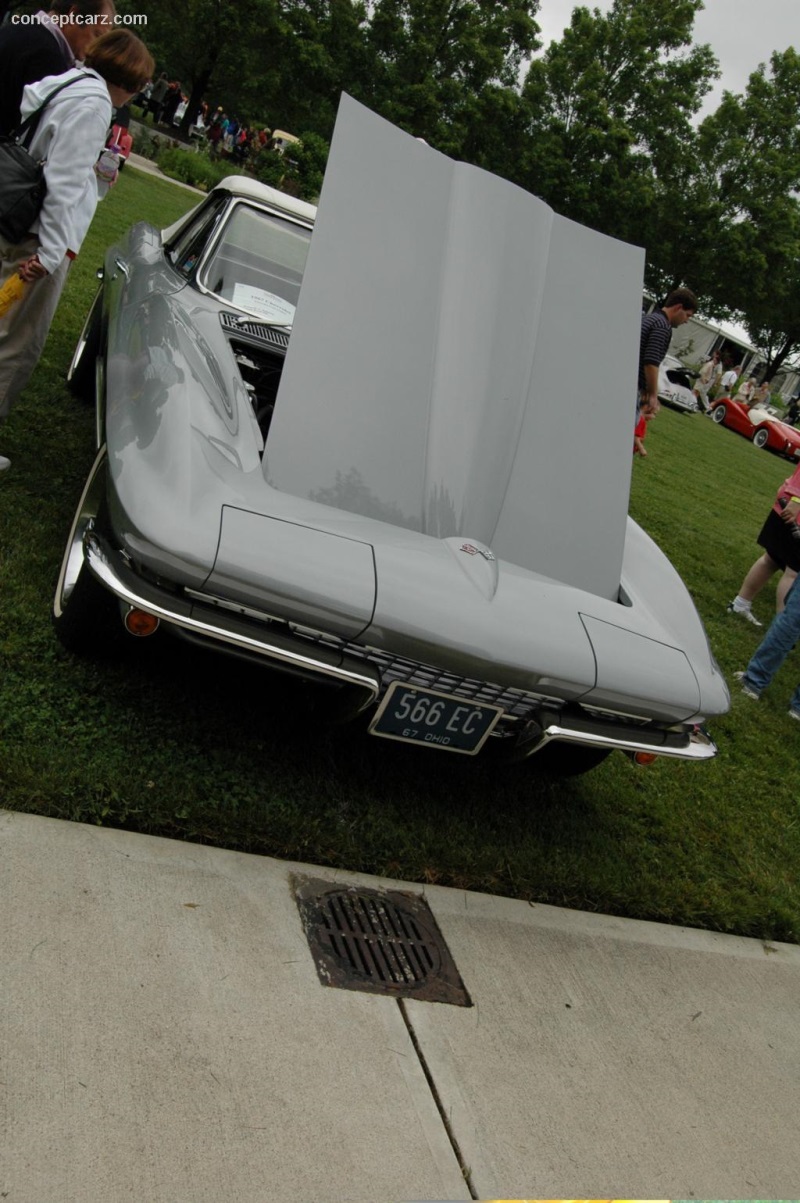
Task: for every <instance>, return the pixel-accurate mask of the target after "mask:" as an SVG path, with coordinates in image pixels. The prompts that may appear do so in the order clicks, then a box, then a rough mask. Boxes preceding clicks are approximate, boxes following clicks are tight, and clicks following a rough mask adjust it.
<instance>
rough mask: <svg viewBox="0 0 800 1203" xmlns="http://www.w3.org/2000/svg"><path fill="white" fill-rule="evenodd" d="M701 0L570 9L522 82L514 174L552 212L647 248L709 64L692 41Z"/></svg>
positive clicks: (626, 0)
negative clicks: (522, 121)
mask: <svg viewBox="0 0 800 1203" xmlns="http://www.w3.org/2000/svg"><path fill="white" fill-rule="evenodd" d="M701 7H702V0H671V2H670V3H664V2H663V0H614V4H613V5H612V8H611V9H610V11H609V12H608V13H607V14H604V13H601V12H600V10H599V9H594V10H592V11H590V10H589V9H588V8H576V9H575V11H574V12H573V14H572V21H571V24H570V26H569V28H568V29H567V30H565V32H564V36H563V38H562V40H561V41H560V42H556V43H553V44H552V45H551V46H550V47H549V48H548V50H547V51H546V52H545V54H544V55H543V56H542V57H541V58H539V59H536V60H534V62H533V63H532V64H531V67H530V70H529V72H528V75H527V77H526V80H525V83H524V87H523V100H524V101H525V103H526V105H527V106H528V110H529V138H528V144H527V148H526V150H525V153H524V155H523V157H522V159H521V163H520V172H519V175H518V180H519V182H520V183H522V184H523V185H524V186H526V187H528V188H530V190H531V191H533V192H535V193H537V194H538V195H540V196H542V197H543V198H544V199H545V200H547V201H548V202H549V203H550V204H552V205H553V207H554V208H555V209H557V210H558V211H559V212H560V213H563V214H565V215H567V216H569V217H572V218H574V219H576V220H578V221H581V222H584V223H585V224H587V225H590V226H593V227H595V228H597V229H600V230H603V231H604V232H605V233H608V234H612V235H615V236H617V237H620V238H626V239H628V240H630V241H633V242H637V241H638V242H642V241H644V238H645V237H646V238H647V245H648V254H649V255H651V256H655V257H656V258H658V251H657V249H656V244H655V242H653V243H651V242H650V238H651V236H652V235H654V234H656V232H657V230H658V228H659V224H660V218H661V216H662V215H663V213H664V211H668V210H669V209H670V207H671V206H676V207H677V209H678V210H679V211H681V212H683V208H682V206H681V203H680V201H681V196H682V193H680V192H678V191H676V190H675V189H673V188H671V187H670V186H669V182H670V181H671V180H672V179H673V178H674V174H675V172H676V171H677V170H680V171H681V172H682V173H683V174H686V172H687V171H688V170H689V164H690V163H691V159H687V147H691V146H692V144H693V139H694V131H693V126H692V117H693V116H694V114H695V113H696V112H697V111H698V109H699V107H700V104H701V102H702V98H703V96H704V95H705V93H706V92H707V91H708V89H709V88H710V87H711V83H712V80H713V79H714V78H715V76H716V75H717V74H718V69H717V65H716V60H715V59H714V56H713V55H712V53H711V51H710V49H709V48H708V47H707V46H695V45H693V44H692V27H693V23H694V17H695V14H696V13H697V11H698V10H699V9H700V8H701Z"/></svg>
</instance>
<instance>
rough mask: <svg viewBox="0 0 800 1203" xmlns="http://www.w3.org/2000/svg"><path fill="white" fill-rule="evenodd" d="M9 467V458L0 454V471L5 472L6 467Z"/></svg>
mask: <svg viewBox="0 0 800 1203" xmlns="http://www.w3.org/2000/svg"><path fill="white" fill-rule="evenodd" d="M10 467H11V460H10V459H8V458H7V457H6V456H5V455H0V472H5V470H6V468H10Z"/></svg>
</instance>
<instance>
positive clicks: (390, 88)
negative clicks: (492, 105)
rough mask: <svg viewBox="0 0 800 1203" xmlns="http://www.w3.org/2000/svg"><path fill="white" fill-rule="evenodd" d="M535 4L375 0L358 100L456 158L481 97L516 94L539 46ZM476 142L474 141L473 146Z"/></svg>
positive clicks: (525, 0) (531, 0)
mask: <svg viewBox="0 0 800 1203" xmlns="http://www.w3.org/2000/svg"><path fill="white" fill-rule="evenodd" d="M538 7H539V0H508V2H506V3H502V4H498V3H495V2H493V0H376V3H375V4H374V5H373V8H372V12H371V19H370V22H369V30H368V46H369V48H370V50H371V52H372V56H373V77H372V80H371V81H370V83H369V85H368V86H367V87H366V88H365V89H364V95H363V99H365V100H366V101H367V103H370V104H371V105H372V106H373V107H374V108H375V109H376V110H377V111H378V112H379V113H381V114H382V115H383V116H384V117H386V118H387V119H388V120H390V121H393V122H394V123H395V124H396V125H399V126H400V127H401V128H403V129H406V130H408V131H409V133H413V134H415V135H416V136H418V137H423V138H425V139H426V140H427V141H428V142H430V143H432V144H433V145H434V146H436V147H437V148H438V149H440V150H443V151H445V152H446V153H449V154H460V153H461V152H462V148H463V146H464V144H465V142H466V141H467V139H468V136H469V132H470V129H471V128H472V122H473V120H474V117H475V114H476V111H479V110H480V98H481V97H482V96H483V94H484V92H485V90H487V89H489V90H491V91H492V93H493V95H496V94H497V92H496V90H497V89H509V90H511V89H513V88H515V86H516V81H517V77H518V73H519V70H520V67H521V65H522V61H523V58H524V56H525V55H527V54H529V53H531V52H532V51H533V50H534V49H535V48H536V46H537V44H538V43H537V36H536V35H537V33H538V27H537V25H536V22H535V20H534V16H535V13H536V12H537V10H538ZM474 143H475V138H474V136H473V144H474Z"/></svg>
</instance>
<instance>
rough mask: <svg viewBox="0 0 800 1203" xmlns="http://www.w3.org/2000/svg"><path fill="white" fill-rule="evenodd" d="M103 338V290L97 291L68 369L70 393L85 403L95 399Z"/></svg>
mask: <svg viewBox="0 0 800 1203" xmlns="http://www.w3.org/2000/svg"><path fill="white" fill-rule="evenodd" d="M102 337H103V289H102V287H101V288H99V289H98V290H97V293H96V294H95V298H94V300H93V301H92V304H91V308H90V309H89V312H88V314H87V315H86V321H85V322H84V323H83V329H82V330H81V336H80V338H79V339H78V342H77V344H76V347H75V350H74V352H73V355H72V362H71V363H70V365H69V368H68V369H67V386H68V387H69V389H70V392H72V393H74V394H75V396H76V397H80V398H82V400H84V401H89V402H92V401H94V399H95V380H96V374H97V369H96V363H97V358H98V356H99V355H100V350H101V346H102Z"/></svg>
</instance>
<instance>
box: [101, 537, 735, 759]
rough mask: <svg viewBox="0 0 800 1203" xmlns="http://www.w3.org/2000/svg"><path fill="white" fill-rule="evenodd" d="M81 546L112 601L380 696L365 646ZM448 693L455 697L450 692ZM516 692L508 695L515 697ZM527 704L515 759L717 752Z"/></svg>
mask: <svg viewBox="0 0 800 1203" xmlns="http://www.w3.org/2000/svg"><path fill="white" fill-rule="evenodd" d="M83 546H84V555H85V557H86V563H87V565H88V567H89V568H90V570H91V571H92V573H93V574H94V575H95V576H96V577H97V579H98V581H100V583H101V584H102V585H103V586H104V587H105V588H106V589H108V590H109V592H110V593H113V594H114V595H115V596H116V597H117V598H118V599H119V601H120V602H122V603H123V604H124V605H127V606H132V607H135V608H137V609H141V610H145V611H147V613H148V614H152V615H154V616H155V617H156V618H159V619H160V620H162V621H163V622H165V623H167V624H168V625H170V626H173V627H176V628H178V629H179V630H180V631H182V632H183V633H184V634H186V635H187V636H189V637H194V638H196V639H198V640H200V641H202V642H205V643H208V644H209V645H211V646H213V645H214V644H217V645H219V644H221V645H223V646H224V647H227V648H228V649H229V650H231V651H233V652H238V653H240V654H245V655H248V656H251V657H254V658H261V659H264V660H267V661H269V662H271V663H273V664H275V665H276V667H279V668H283V669H284V670H287V671H289V672H294V673H298V674H300V675H301V676H304V677H307V678H310V679H317V680H319V681H320V682H325V681H327V682H329V683H330V682H336V683H337V684H340V685H348V686H352V687H355V688H357V689H360V690H362V691H363V694H364V698H363V702H362V703H361V705H360V706H359V707H358V708H357V710H358V711H361V710H366V709H367V708H368V707H369V706H370V705H372V703H373V702H375V701H377V699H378V697H379V696H380V694H381V693H382V692H383V689H384V682H383V681H382V676H381V672H380V668H379V664H371V663H370V662H369V660H368V659H366V658H365V654H366V655H368V654H369V653H368V650H366V649H363V648H359V652H360V653H361V654H360V656H358V657H357V656H355V655H353V656H352V657H348V654H347V653H348V645H347V644H346V643H344V642H340V641H338V640H333V639H331V640H326V641H325V642H320V641H316V642H315V641H314V640H308V639H303V638H302V637H301V636H299V635H297V636H294V637H293V635H292V633H291V632H290V633H288V634H286V633H284V632H283V631H278V630H274V631H273V630H272V629H270V626H269V624H263V623H262V624H259V625H258V626H256V624H255V623H253V622H252V621H248V620H247V619H240V618H238V617H237V615H236V614H235V613H233V612H231V611H228V610H218V609H215V608H214V607H213V606H212V605H210V604H209V605H203V604H202V603H199V602H197V601H196V600H188V599H185V598H182V597H179V596H173V595H172V594H170V593H167V592H166V591H165V590H163V589H160V588H158V586H156V585H153V584H151V583H149V582H148V581H146V580H143V579H142V577H140V576H139V575H138V574H137V573H136V572H135V571H134V570H133V569H132V568H131V567H130V565H129V564H128V562H127V560H126V558H125V557H124V556H122V555H120V554H119V553H118V552H115V551H114V550H113V549H112V548H111V547H110V546H109V544H108V543H107V542H106V540H105V539H103V538H102V537H101V536H100V535H99V534H98V533H97V532H96V531H94V530H89V531H88V532H87V533H86V536H85V538H84V545H83ZM376 657H377V659H378V661H380V653H376ZM394 679H397V678H396V676H395V678H394ZM386 684H387V685H388V682H387V683H386ZM453 692H454V693H455V694H456V695H460V690H459V689H457V688H456V689H454V690H453ZM520 692H521V691H519V690H514V691H513V693H514V694H516V695H519V694H520ZM532 701H533V705H534V706H535V707H536V708H535V709H533V710H532V711H530V712H529V715H528V717H527V719H525V720H521V719H520V718H518V717H515V718H514V722H513V734H512V732H511V731H509V732H508V735H507V737H508V738H509V740H510V739H511V738H513V739H514V741H515V743H516V746H517V749H518V758H520V759H524V758H526V757H528V756H535V755H536V753H537V752H539V751H541V749H542V748H544V747H545V746H546V745H547V744H549V743H551V742H553V741H559V742H562V743H574V744H582V745H583V746H585V747H594V748H608V749H617V750H619V751H622V752H627V753H629V754H635V753H637V752H645V753H647V752H651V753H655V754H656V755H658V756H668V757H672V758H677V759H682V760H710V759H711V758H712V757H713V756H715V755H716V752H717V749H716V746H715V744H714V743H713V741H712V740H711V739H709V737H708V735H706V733H705V732H704V731H702V730H701V729H700V728H699V727H695V728H693V729H686V730H683V731H671V730H664V729H661V728H652V727H647V726H638V725H635V724H634V723H625V722H624V721H623V720H621V719H620V720H619V721H617V720H615V719H613V718H612V719H606V718H603V719H600V718H594V717H592V716H591V715H590V714H575V713H573V712H572V709H574V708H570V709H567V708H565V709H563V710H561V709H555V708H554V707H553V706H552V704H551V703H548V702H544V701H542V702H541V703H537V702H536V701H535V699H532Z"/></svg>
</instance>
